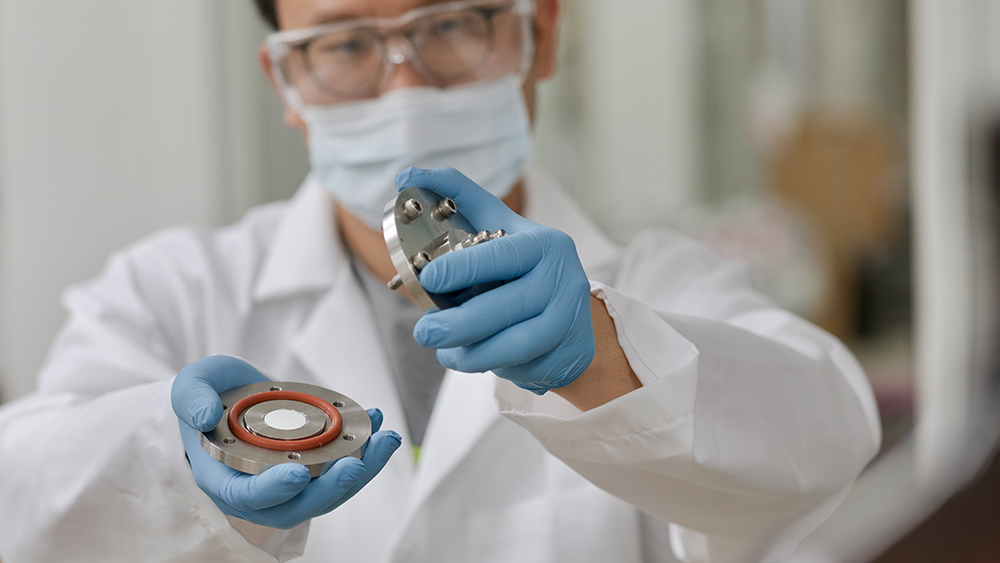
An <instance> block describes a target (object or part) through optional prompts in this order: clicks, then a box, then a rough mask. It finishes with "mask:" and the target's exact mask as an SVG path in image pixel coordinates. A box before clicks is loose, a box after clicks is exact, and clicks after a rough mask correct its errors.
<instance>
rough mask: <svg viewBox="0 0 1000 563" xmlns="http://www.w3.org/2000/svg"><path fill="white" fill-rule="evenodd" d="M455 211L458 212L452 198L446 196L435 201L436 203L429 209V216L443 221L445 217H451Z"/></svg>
mask: <svg viewBox="0 0 1000 563" xmlns="http://www.w3.org/2000/svg"><path fill="white" fill-rule="evenodd" d="M456 213H458V206H457V205H455V202H454V200H452V199H451V198H450V197H446V198H444V199H442V200H441V201H439V202H437V205H435V206H434V207H433V208H432V209H431V217H433V218H434V220H435V221H444V220H445V219H449V218H451V216H452V215H454V214H456Z"/></svg>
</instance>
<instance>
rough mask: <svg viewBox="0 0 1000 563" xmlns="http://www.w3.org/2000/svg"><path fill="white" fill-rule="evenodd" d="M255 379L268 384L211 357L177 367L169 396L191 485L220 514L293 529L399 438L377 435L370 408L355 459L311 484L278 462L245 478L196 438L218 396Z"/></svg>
mask: <svg viewBox="0 0 1000 563" xmlns="http://www.w3.org/2000/svg"><path fill="white" fill-rule="evenodd" d="M260 381H267V378H266V377H264V376H263V375H262V374H261V373H260V372H259V371H257V369H255V368H254V367H253V366H251V365H250V364H248V363H247V362H245V361H243V360H240V359H238V358H234V357H231V356H210V357H208V358H204V359H201V360H198V361H197V362H194V363H193V364H190V365H188V366H187V367H185V368H184V369H182V370H181V371H180V372H179V373H178V374H177V377H176V378H175V379H174V384H173V387H171V390H170V402H171V404H172V405H173V408H174V413H176V414H177V418H178V419H179V423H180V429H181V438H182V439H183V441H184V450H185V451H186V452H187V456H188V460H189V461H190V463H191V471H192V473H193V474H194V480H195V483H197V484H198V487H199V488H201V490H202V491H204V492H205V494H207V495H208V497H209V498H211V499H212V501H213V502H214V503H215V505H216V506H218V507H219V510H221V511H222V512H224V513H225V514H228V515H230V516H235V517H237V518H242V519H244V520H247V521H249V522H253V523H254V524H259V525H261V526H269V527H272V528H282V529H288V528H294V527H295V526H297V525H299V524H301V523H302V522H305V521H306V520H309V519H311V518H314V517H316V516H320V515H322V514H326V513H327V512H330V511H331V510H333V509H334V508H337V507H338V506H340V505H341V504H343V503H344V502H346V501H347V500H348V499H349V498H351V497H352V496H354V494H355V493H357V492H358V491H360V490H361V488H362V487H364V486H365V485H367V484H368V482H369V481H371V479H372V478H373V477H375V475H376V474H378V472H379V471H381V470H382V467H384V466H385V464H386V462H388V461H389V457H390V456H391V455H392V453H393V452H394V451H396V449H397V448H399V444H400V442H401V438H400V437H399V434H396V433H395V432H393V431H391V430H390V431H385V432H379V431H378V430H379V428H380V427H381V426H382V413H381V411H379V410H378V409H369V410H368V416H369V417H370V418H371V421H372V437H371V438H370V439H369V442H368V444H367V450H365V453H364V456H363V457H362V459H357V458H354V457H345V458H343V459H340V460H337V461H336V462H335V463H334V464H333V466H331V467H330V469H329V470H327V472H326V473H324V474H323V475H322V476H320V477H317V478H315V479H311V478H310V476H309V470H308V469H307V468H306V467H305V466H304V465H300V464H298V463H284V464H281V465H278V466H275V467H272V468H271V469H268V470H267V471H265V472H263V473H261V474H260V475H247V474H246V473H241V472H239V471H236V470H235V469H232V468H230V467H228V466H226V465H223V464H221V463H219V462H218V461H216V460H215V459H214V458H213V457H212V456H210V455H208V452H206V451H205V450H204V449H203V448H202V446H201V443H200V442H199V439H198V433H199V432H207V431H209V430H211V429H213V428H215V426H216V425H217V424H218V423H219V422H220V421H221V420H222V400H221V399H220V398H219V394H220V393H222V392H223V391H226V390H229V389H232V388H234V387H239V386H241V385H246V384H248V383H257V382H260Z"/></svg>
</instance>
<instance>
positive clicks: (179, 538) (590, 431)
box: [0, 0, 880, 563]
mask: <svg viewBox="0 0 1000 563" xmlns="http://www.w3.org/2000/svg"><path fill="white" fill-rule="evenodd" d="M257 4H258V6H259V7H260V9H261V11H262V13H263V14H264V15H265V17H267V18H269V20H270V21H271V22H272V24H273V25H275V27H277V28H278V29H279V31H278V32H276V33H275V34H273V35H271V36H270V37H269V38H268V41H267V42H266V44H265V45H264V46H262V48H261V52H260V58H261V60H262V63H263V68H264V70H265V72H266V73H267V75H268V77H269V78H270V80H271V81H272V83H273V84H274V86H275V88H276V89H277V91H278V92H279V94H280V95H281V97H282V99H283V101H284V103H285V120H286V122H287V123H288V124H289V125H291V126H292V127H296V128H298V129H300V130H302V131H303V133H304V134H305V135H306V136H307V138H308V145H309V153H310V161H311V165H312V171H311V173H310V175H309V177H308V178H307V179H306V180H305V182H304V184H303V186H302V188H301V189H300V190H299V192H298V193H297V194H296V195H295V196H294V198H292V200H291V201H289V202H287V203H275V204H268V205H264V206H262V207H260V208H257V209H254V210H251V211H250V212H249V213H248V214H247V215H246V217H245V218H244V219H243V220H242V221H241V222H239V223H238V224H235V225H233V226H230V227H226V228H221V229H201V228H194V227H186V228H178V229H173V230H169V231H167V232H163V233H160V234H156V235H154V236H152V237H150V238H148V239H146V240H143V241H140V242H138V243H136V244H135V245H133V246H131V247H129V248H126V249H125V250H123V251H121V252H119V253H117V254H116V255H114V256H113V257H112V258H111V259H110V261H109V263H108V265H107V267H106V270H105V271H104V273H103V274H102V275H101V276H100V277H99V278H97V279H96V280H94V281H91V282H88V283H85V284H83V285H80V286H78V287H76V288H74V289H72V290H70V291H69V292H68V293H67V294H66V296H65V304H66V306H67V307H68V309H69V312H70V319H69V321H68V323H67V324H66V326H65V327H64V328H63V329H62V331H61V332H60V334H59V335H58V337H57V338H56V340H55V342H54V344H53V347H52V350H51V353H50V355H49V357H48V360H47V363H46V365H45V366H44V368H43V370H42V372H41V374H40V376H39V383H38V389H37V390H36V391H35V392H34V393H32V394H31V395H29V396H27V397H25V398H23V399H21V400H18V401H15V402H13V403H10V404H8V405H6V406H5V407H4V408H3V409H2V410H0V474H2V475H3V478H2V479H0V498H2V504H3V507H4V508H3V510H0V554H2V557H3V558H4V561H6V562H8V563H11V562H13V563H17V562H19V561H69V560H72V561H175V560H184V561H194V560H198V561H274V560H279V561H286V560H289V559H292V558H293V557H297V556H302V557H303V560H305V561H328V560H343V561H435V562H446V561H477V562H500V561H518V562H522V563H523V562H543V561H563V562H566V561H584V562H585V561H616V562H621V563H628V562H650V561H670V560H671V558H672V557H673V556H672V555H670V551H671V548H672V551H673V553H674V554H675V555H676V557H677V558H679V559H680V560H683V561H711V562H719V561H725V562H728V561H772V560H776V559H780V558H782V557H785V556H787V555H788V554H789V553H790V552H791V550H792V549H793V548H794V547H795V545H796V543H797V542H798V541H799V540H800V539H801V538H803V537H804V536H805V535H806V534H808V533H809V532H810V531H811V530H813V529H815V528H816V527H817V526H818V525H819V524H820V523H821V522H822V521H823V520H824V519H825V518H826V517H827V516H828V515H829V514H830V513H831V512H832V511H833V510H834V509H835V508H836V506H837V505H838V504H839V503H840V501H841V500H842V499H843V498H844V496H845V495H846V493H847V491H848V489H849V487H850V486H851V484H852V482H853V480H854V479H855V478H856V476H857V475H858V474H859V473H860V471H861V470H862V469H863V468H864V466H865V465H866V463H867V462H868V461H869V460H870V459H871V458H872V456H873V455H874V454H875V452H876V450H877V449H878V445H879V441H880V431H879V424H878V416H877V411H876V408H875V405H874V401H873V398H872V394H871V390H870V388H869V386H868V384H867V383H866V380H865V377H864V374H863V372H862V370H861V368H860V367H859V365H858V364H857V362H856V361H855V360H854V358H853V357H852V356H851V354H850V353H849V352H848V351H847V350H846V348H845V347H844V346H843V345H842V344H841V343H839V342H838V341H837V340H836V339H835V338H833V337H831V336H830V335H828V334H826V333H824V332H823V331H821V330H820V329H818V328H816V327H814V326H812V325H810V324H809V323H807V322H806V321H804V320H802V319H799V318H797V317H795V316H794V315H792V314H790V313H788V312H785V311H783V310H781V309H779V308H777V307H776V306H775V305H773V304H772V303H771V302H770V301H768V300H767V299H766V298H764V297H763V296H761V295H760V294H758V293H757V292H755V291H754V290H753V289H752V288H751V287H750V285H749V282H748V280H747V276H746V273H745V272H744V270H743V269H742V268H740V267H738V266H735V265H733V264H730V263H727V262H725V261H723V260H722V259H720V258H718V257H716V256H715V255H713V254H712V253H711V252H709V251H708V250H706V249H705V248H703V247H702V246H700V245H698V244H696V243H694V242H692V241H689V240H686V239H684V238H682V237H680V236H678V235H676V234H674V233H671V232H667V231H655V232H650V233H647V234H644V235H642V236H640V237H638V238H637V239H636V240H634V241H633V242H632V243H631V244H629V245H628V246H627V247H625V248H621V247H618V246H616V245H614V244H612V243H610V242H609V241H608V240H607V239H605V238H604V237H603V235H602V234H601V233H600V232H599V231H598V230H597V229H596V228H595V227H594V226H593V224H591V223H590V222H589V221H588V220H587V218H586V217H585V216H584V215H583V214H582V213H581V211H580V210H579V209H578V208H577V207H576V206H575V205H574V204H573V202H572V201H571V200H570V199H569V198H568V197H567V196H566V195H565V194H564V193H563V192H562V191H561V190H560V189H559V188H558V187H557V186H555V185H554V183H553V182H552V181H551V180H549V179H547V178H546V177H545V176H544V175H542V174H541V173H539V172H537V171H535V170H531V169H530V168H529V167H528V166H527V165H526V163H527V162H528V160H529V157H530V154H531V121H532V119H533V116H534V113H535V111H536V108H535V86H536V83H537V82H538V81H539V80H542V79H545V78H547V77H549V76H551V75H552V74H553V73H554V72H555V66H556V62H555V45H556V33H557V23H558V20H559V8H560V7H559V4H558V0H535V1H532V0H460V1H454V2H439V1H438V2H436V1H430V2H426V1H425V2H420V1H416V0H383V1H381V2H369V1H366V0H294V1H293V0H258V1H257ZM408 186H418V187H423V188H426V189H429V190H431V191H434V192H436V193H438V194H439V195H441V196H445V197H451V198H453V199H454V200H455V202H456V204H457V205H458V207H459V209H461V210H462V212H463V213H464V214H465V215H466V216H467V218H468V219H469V220H470V222H471V223H472V224H473V226H474V227H476V228H477V229H489V230H491V231H492V230H495V229H498V228H503V229H506V230H507V231H508V232H509V235H508V236H506V237H503V238H498V239H496V240H493V241H490V242H488V243H484V244H481V245H478V246H475V247H472V248H468V249H465V250H462V251H459V252H455V253H452V254H449V255H446V256H443V257H440V258H437V259H435V260H433V261H432V262H431V263H430V264H429V265H428V266H427V267H426V268H424V270H423V271H422V272H421V274H420V282H421V284H422V285H423V286H424V287H425V288H426V289H427V290H428V291H431V292H447V291H452V290H457V289H461V288H465V287H469V286H471V285H475V284H478V283H482V282H486V281H505V282H507V283H506V284H504V285H502V286H500V287H497V288H496V289H493V290H490V291H488V292H486V293H483V294H482V295H479V296H477V297H475V298H473V299H471V300H470V301H468V302H466V303H464V304H463V305H461V306H460V307H456V308H451V309H446V310H441V311H431V312H429V313H427V314H423V313H422V311H420V310H419V309H418V308H417V307H415V306H413V304H412V303H411V302H410V301H408V300H407V297H406V296H405V295H400V294H399V293H393V292H392V291H390V290H389V289H388V288H387V287H385V283H386V281H388V280H389V279H390V278H391V277H392V275H393V274H394V273H395V272H394V270H393V267H392V265H391V262H390V260H389V257H388V253H387V251H386V246H385V243H384V241H383V238H382V234H381V233H380V232H379V228H378V227H379V222H380V220H381V215H382V211H383V207H384V206H385V204H386V203H387V202H388V201H390V200H391V199H393V198H394V196H395V193H396V190H397V189H401V188H404V187H408ZM266 378H272V379H278V380H288V381H298V382H305V383H313V384H318V385H322V386H325V387H329V388H332V389H334V390H337V391H338V392H341V393H343V394H345V395H347V396H349V397H351V398H353V399H355V400H357V401H358V402H359V403H361V404H363V405H365V406H368V407H379V409H380V410H376V409H372V410H370V411H369V415H370V417H371V419H372V423H373V427H374V428H373V430H378V431H377V432H375V433H374V434H373V436H372V438H371V439H370V441H369V443H368V445H367V450H366V452H365V453H364V456H363V458H362V459H355V458H344V459H342V460H339V461H338V462H337V463H335V464H334V465H333V466H332V467H331V469H330V470H329V471H328V472H327V473H325V474H324V475H323V476H321V477H318V478H315V479H311V478H310V477H309V473H308V471H306V470H305V468H304V467H303V466H301V465H298V464H295V463H289V464H283V465H279V466H277V467H274V468H272V469H270V470H268V471H266V472H265V473H263V474H261V475H258V476H250V475H245V474H241V473H239V472H237V471H235V470H232V469H229V468H228V467H226V466H224V465H222V464H220V463H218V462H216V461H215V460H214V459H212V458H210V457H209V456H208V455H207V454H206V453H205V451H204V450H203V449H202V448H201V446H200V445H199V443H198V431H205V430H208V429H210V428H212V427H213V426H214V425H215V424H216V423H217V422H218V421H219V420H220V418H221V414H222V405H221V402H220V399H219V395H218V394H219V393H221V392H222V391H224V390H226V389H230V388H233V387H235V386H238V385H242V384H245V383H249V382H254V381H264V380H266ZM380 426H385V427H386V428H389V429H392V430H379V427H380ZM401 446H402V447H403V451H405V452H407V453H406V454H402V453H399V452H397V453H395V455H393V452H394V451H396V449H397V448H400V447H401ZM416 446H419V454H418V455H411V454H410V452H411V451H416V449H415V447H416Z"/></svg>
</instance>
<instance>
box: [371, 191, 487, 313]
mask: <svg viewBox="0 0 1000 563" xmlns="http://www.w3.org/2000/svg"><path fill="white" fill-rule="evenodd" d="M448 208H450V209H448ZM442 209H446V210H447V212H446V213H441V210H442ZM475 233H476V230H475V228H474V227H473V226H472V225H471V224H470V223H469V221H468V219H466V218H465V216H464V215H462V212H461V210H460V209H458V208H457V207H454V202H452V201H451V200H445V198H442V197H441V196H439V195H437V194H436V193H434V192H432V191H430V190H426V189H424V188H417V187H409V188H406V189H404V190H402V191H400V192H399V194H398V195H397V196H396V199H394V200H392V201H390V202H389V203H388V204H386V207H385V213H384V214H383V216H382V234H383V236H384V237H385V244H386V247H388V249H389V256H390V257H391V258H392V265H393V266H394V267H395V268H396V272H397V273H398V274H399V279H400V281H401V282H402V284H403V286H404V287H406V289H407V290H408V291H409V292H410V295H411V296H413V300H414V301H416V303H417V305H418V306H420V308H422V309H423V310H425V311H427V310H430V309H434V308H437V309H447V308H449V307H457V306H458V305H461V304H462V303H464V302H466V301H468V300H469V299H471V298H472V297H474V296H476V295H479V294H480V293H483V292H485V291H489V290H490V289H493V288H494V287H498V286H500V285H503V284H502V282H493V283H486V284H480V285H477V286H473V287H470V288H467V289H463V290H461V291H455V292H451V293H429V292H427V291H425V290H424V288H423V286H421V285H420V279H419V277H418V274H419V270H418V266H419V267H420V268H422V267H423V265H426V262H425V260H426V261H430V260H433V259H435V258H438V257H440V256H443V255H444V254H447V253H448V252H452V251H455V250H460V249H462V248H464V247H465V246H469V245H470V243H469V242H468V241H469V239H471V238H472V236H473V235H475ZM472 244H475V243H472ZM421 253H425V254H424V255H423V257H422V258H421V257H419V255H421ZM415 264H417V265H418V266H415Z"/></svg>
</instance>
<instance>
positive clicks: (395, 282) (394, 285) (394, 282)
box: [389, 274, 403, 291]
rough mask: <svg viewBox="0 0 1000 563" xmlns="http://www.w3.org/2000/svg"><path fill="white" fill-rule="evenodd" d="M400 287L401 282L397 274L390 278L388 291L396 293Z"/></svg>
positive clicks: (401, 285)
mask: <svg viewBox="0 0 1000 563" xmlns="http://www.w3.org/2000/svg"><path fill="white" fill-rule="evenodd" d="M401 287H403V280H402V279H401V278H400V277H399V274H396V275H395V276H392V279H391V280H389V289H391V290H393V291H396V290H397V289H399V288H401Z"/></svg>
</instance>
